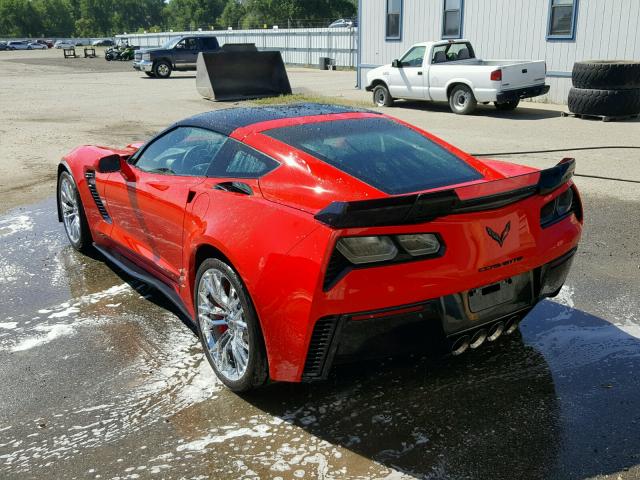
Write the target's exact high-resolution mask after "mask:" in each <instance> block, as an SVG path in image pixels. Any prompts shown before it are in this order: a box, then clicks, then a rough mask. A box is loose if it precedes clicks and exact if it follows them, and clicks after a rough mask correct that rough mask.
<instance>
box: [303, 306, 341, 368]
mask: <svg viewBox="0 0 640 480" xmlns="http://www.w3.org/2000/svg"><path fill="white" fill-rule="evenodd" d="M337 326H338V317H326V318H321V319H320V320H318V321H317V322H316V324H315V326H314V328H313V334H312V335H311V342H310V343H309V350H308V352H307V360H306V362H305V364H304V373H303V374H302V377H303V379H305V380H314V379H320V378H322V377H324V376H326V374H327V373H328V372H326V371H325V365H327V366H328V363H327V358H328V357H329V353H330V348H331V343H332V340H333V338H334V336H335V333H336V327H337Z"/></svg>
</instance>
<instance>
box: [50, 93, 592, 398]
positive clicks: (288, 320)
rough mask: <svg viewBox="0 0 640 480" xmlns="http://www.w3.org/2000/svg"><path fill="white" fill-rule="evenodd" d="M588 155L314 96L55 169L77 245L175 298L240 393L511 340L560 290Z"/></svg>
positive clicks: (87, 149) (201, 119)
mask: <svg viewBox="0 0 640 480" xmlns="http://www.w3.org/2000/svg"><path fill="white" fill-rule="evenodd" d="M574 166H575V165H574V160H572V159H565V160H563V161H562V162H560V163H559V164H558V165H556V166H555V167H553V168H550V169H547V170H542V171H540V170H536V169H533V168H529V167H524V166H519V165H514V164H511V163H505V162H500V161H496V160H479V159H477V158H474V157H471V156H469V155H468V154H466V153H464V152H462V151H460V150H458V149H457V148H455V147H453V146H451V145H449V144H447V143H445V142H444V141H442V140H440V139H438V138H436V137H434V136H433V135H430V134H429V133H427V132H424V131H422V130H420V129H418V128H416V127H414V126H411V125H408V124H406V123H404V122H402V121H400V120H397V119H394V118H391V117H388V116H386V115H382V114H379V113H376V112H371V111H367V110H356V109H351V108H345V107H339V106H330V105H317V104H300V105H289V106H278V107H265V108H238V109H227V110H218V111H214V112H209V113H204V114H201V115H196V116H194V117H191V118H188V119H186V120H182V121H180V122H178V123H176V124H174V125H172V126H171V127H169V128H168V129H167V130H165V131H163V132H162V133H160V134H159V135H157V136H156V137H155V138H153V139H152V140H150V141H149V142H148V143H146V144H144V145H142V144H133V145H128V146H127V147H125V148H124V149H121V150H119V149H112V148H105V147H96V146H83V147H79V148H77V149H75V150H74V151H72V152H71V153H69V154H68V155H67V156H66V157H65V158H64V159H63V161H62V162H61V163H60V165H59V168H58V197H57V198H58V215H59V219H60V221H62V222H63V223H64V226H65V230H66V233H67V236H68V237H69V241H70V242H71V244H72V245H73V246H74V247H75V248H76V249H78V250H85V249H87V248H89V247H92V246H93V247H95V248H96V249H97V250H99V251H100V252H101V253H102V254H103V255H104V256H105V257H106V258H107V259H108V260H109V261H111V262H112V263H114V264H116V265H117V266H118V267H120V268H122V269H123V270H124V271H126V272H128V273H129V274H131V275H132V276H134V277H137V278H140V279H142V280H144V281H146V282H148V283H149V284H151V285H153V286H154V287H156V288H157V289H158V290H160V291H161V292H163V293H164V294H166V296H167V297H168V298H169V299H171V300H172V301H173V302H174V303H175V304H176V305H177V306H178V307H179V308H180V309H181V310H182V312H183V313H184V315H186V316H187V317H188V318H189V319H191V320H192V321H193V322H194V323H195V324H196V325H197V328H198V331H199V334H200V339H201V341H202V345H203V348H204V352H205V354H206V356H207V359H208V361H209V362H210V363H211V366H212V367H213V369H214V370H215V372H216V374H217V375H218V376H219V377H220V379H221V380H222V381H223V382H224V383H225V384H226V385H227V386H228V387H230V388H231V389H233V390H235V391H243V390H248V389H251V388H255V387H257V386H260V385H261V384H263V383H264V382H266V381H267V379H269V378H270V379H272V380H278V381H292V382H297V381H302V380H305V381H309V380H316V379H322V378H325V377H326V376H327V374H328V371H329V369H330V367H331V366H332V364H334V363H335V362H336V361H338V360H343V359H345V358H349V357H356V358H364V356H366V355H370V354H374V353H375V354H380V353H381V352H386V353H392V352H394V353H395V352H397V351H401V352H407V351H412V350H413V349H414V348H415V349H418V350H422V351H424V350H426V349H431V348H436V347H437V346H438V345H440V346H442V345H445V346H446V348H447V350H448V351H449V352H451V353H453V354H460V353H462V352H463V351H465V350H466V349H467V348H477V347H479V346H480V345H481V344H482V343H483V342H485V341H495V340H497V339H498V337H500V335H501V334H502V333H503V332H507V333H508V332H512V331H514V330H515V329H516V328H517V325H518V322H519V321H520V320H521V319H522V318H523V317H524V316H525V315H526V314H527V313H528V312H529V311H530V310H531V309H532V308H533V306H534V305H535V304H536V303H537V302H539V301H540V300H541V299H542V298H544V297H550V296H554V295H556V294H557V293H558V291H559V290H560V288H561V287H562V285H563V283H564V281H565V278H566V275H567V273H568V270H569V268H570V265H571V261H572V257H573V255H574V253H575V251H576V248H577V245H578V241H579V239H580V235H581V231H582V206H581V203H580V198H579V196H578V192H577V190H576V187H575V185H574V184H573V182H572V180H571V177H572V175H573V171H574Z"/></svg>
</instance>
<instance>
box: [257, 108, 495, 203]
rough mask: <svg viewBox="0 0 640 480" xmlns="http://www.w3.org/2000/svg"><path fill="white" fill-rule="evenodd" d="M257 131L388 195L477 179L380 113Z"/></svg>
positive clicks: (452, 157)
mask: <svg viewBox="0 0 640 480" xmlns="http://www.w3.org/2000/svg"><path fill="white" fill-rule="evenodd" d="M263 133H264V134H265V135H268V136H270V137H272V138H275V139H277V140H280V141H281V142H284V143H286V144H288V145H291V146H293V147H295V148H298V149H300V150H302V151H304V152H307V153H308V154H310V155H313V156H314V157H317V158H319V159H320V160H323V161H325V162H327V163H328V164H330V165H333V166H334V167H336V168H339V169H340V170H342V171H343V172H346V173H348V174H349V175H351V176H353V177H356V178H357V179H359V180H362V181H363V182H365V183H368V184H369V185H371V186H373V187H375V188H377V189H378V190H381V191H383V192H385V193H388V194H392V195H396V194H402V193H410V192H416V191H419V190H427V189H430V188H437V187H444V186H447V185H453V184H457V183H463V182H469V181H472V180H478V179H480V178H482V176H481V175H480V174H479V173H478V171H477V170H475V169H473V168H472V167H470V166H469V165H468V164H467V163H465V162H464V161H463V160H461V159H459V158H458V157H456V156H455V155H453V154H452V153H450V152H448V151H447V150H445V149H444V148H442V147H441V146H439V145H438V144H436V143H434V142H432V141H431V140H429V139H428V138H426V137H425V136H423V135H421V134H419V133H418V132H415V131H414V130H411V129H410V128H407V127H405V126H403V125H400V124H398V123H396V122H394V121H392V120H388V119H385V118H366V119H360V120H337V121H332V122H320V123H312V124H306V125H296V126H292V127H284V128H276V129H273V130H268V131H266V132H263Z"/></svg>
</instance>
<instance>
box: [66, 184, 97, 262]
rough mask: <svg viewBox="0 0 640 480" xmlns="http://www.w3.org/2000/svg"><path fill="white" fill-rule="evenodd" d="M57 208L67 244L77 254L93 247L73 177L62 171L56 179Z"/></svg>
mask: <svg viewBox="0 0 640 480" xmlns="http://www.w3.org/2000/svg"><path fill="white" fill-rule="evenodd" d="M58 208H59V211H60V213H61V215H62V223H63V225H64V231H65V233H66V234H67V238H68V239H69V243H70V244H71V246H72V247H73V248H75V249H76V250H77V251H79V252H87V251H88V250H89V249H90V248H91V246H92V245H93V239H92V238H91V230H90V229H89V223H88V222H87V217H86V215H85V213H84V207H83V205H82V200H81V199H80V194H79V193H78V188H77V187H76V182H75V181H74V179H73V176H72V175H71V174H70V173H69V172H67V171H64V172H62V173H61V174H60V176H59V177H58Z"/></svg>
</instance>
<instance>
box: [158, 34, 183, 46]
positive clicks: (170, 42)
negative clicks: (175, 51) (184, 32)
mask: <svg viewBox="0 0 640 480" xmlns="http://www.w3.org/2000/svg"><path fill="white" fill-rule="evenodd" d="M181 38H182V37H175V38H170V39H169V40H167V41H166V42H165V44H164V45H162V48H167V49H171V48H173V47H175V46H176V44H177V43H178V42H179V41H180V39H181Z"/></svg>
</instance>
